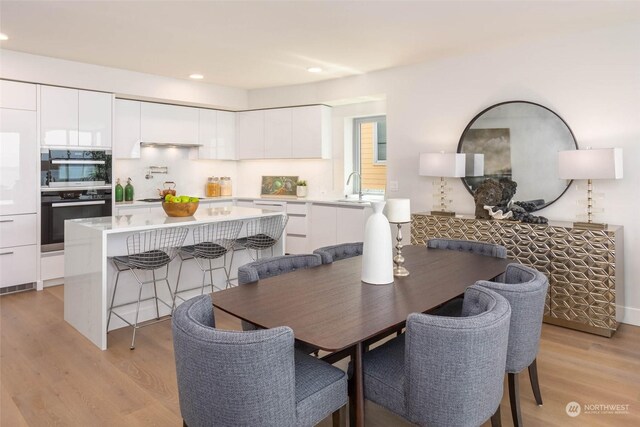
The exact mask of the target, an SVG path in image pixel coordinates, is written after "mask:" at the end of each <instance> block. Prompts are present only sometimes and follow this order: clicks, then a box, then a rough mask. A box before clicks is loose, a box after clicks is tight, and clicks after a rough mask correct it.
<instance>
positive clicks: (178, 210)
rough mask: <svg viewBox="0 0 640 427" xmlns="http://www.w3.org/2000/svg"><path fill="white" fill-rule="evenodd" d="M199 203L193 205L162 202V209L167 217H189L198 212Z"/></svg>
mask: <svg viewBox="0 0 640 427" xmlns="http://www.w3.org/2000/svg"><path fill="white" fill-rule="evenodd" d="M199 204H200V203H199V202H194V203H191V202H190V203H167V202H162V209H164V211H165V213H166V214H167V215H168V216H173V217H182V216H191V215H193V214H194V213H196V211H197V210H198V205H199Z"/></svg>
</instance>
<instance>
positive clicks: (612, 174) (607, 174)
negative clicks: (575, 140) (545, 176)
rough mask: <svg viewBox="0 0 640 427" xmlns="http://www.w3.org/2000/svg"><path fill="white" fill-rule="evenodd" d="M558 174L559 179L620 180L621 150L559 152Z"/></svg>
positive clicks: (602, 149) (603, 149)
mask: <svg viewBox="0 0 640 427" xmlns="http://www.w3.org/2000/svg"><path fill="white" fill-rule="evenodd" d="M558 174H559V176H560V179H621V178H622V148H600V149H595V150H569V151H560V152H559V153H558Z"/></svg>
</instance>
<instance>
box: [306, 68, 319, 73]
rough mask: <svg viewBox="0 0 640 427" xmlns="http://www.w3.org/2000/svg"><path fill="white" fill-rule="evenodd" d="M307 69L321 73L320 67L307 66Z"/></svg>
mask: <svg viewBox="0 0 640 427" xmlns="http://www.w3.org/2000/svg"><path fill="white" fill-rule="evenodd" d="M307 71H308V72H310V73H321V72H322V68H320V67H309V68H307Z"/></svg>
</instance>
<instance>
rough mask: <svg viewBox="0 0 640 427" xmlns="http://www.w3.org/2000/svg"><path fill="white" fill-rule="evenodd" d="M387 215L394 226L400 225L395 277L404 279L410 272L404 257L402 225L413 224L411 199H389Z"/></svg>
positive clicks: (395, 258) (395, 259)
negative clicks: (405, 265) (405, 264)
mask: <svg viewBox="0 0 640 427" xmlns="http://www.w3.org/2000/svg"><path fill="white" fill-rule="evenodd" d="M385 215H386V216H387V219H388V220H389V222H390V223H392V224H397V225H398V234H397V235H396V241H397V244H396V256H394V257H393V263H394V264H395V267H394V268H393V275H394V276H395V277H404V276H408V275H409V271H408V270H407V269H406V268H405V267H404V265H403V264H404V257H403V256H402V247H403V246H402V224H406V223H408V222H411V206H410V200H409V199H388V200H387V205H386V206H385Z"/></svg>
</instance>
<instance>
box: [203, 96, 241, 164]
mask: <svg viewBox="0 0 640 427" xmlns="http://www.w3.org/2000/svg"><path fill="white" fill-rule="evenodd" d="M199 114H200V126H199V129H198V144H200V145H201V146H200V147H198V158H199V159H211V160H235V156H236V147H235V146H236V118H235V113H233V112H230V111H218V110H208V109H204V108H201V109H200V110H199Z"/></svg>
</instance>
